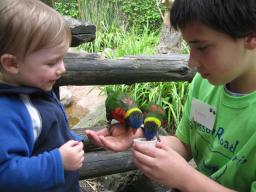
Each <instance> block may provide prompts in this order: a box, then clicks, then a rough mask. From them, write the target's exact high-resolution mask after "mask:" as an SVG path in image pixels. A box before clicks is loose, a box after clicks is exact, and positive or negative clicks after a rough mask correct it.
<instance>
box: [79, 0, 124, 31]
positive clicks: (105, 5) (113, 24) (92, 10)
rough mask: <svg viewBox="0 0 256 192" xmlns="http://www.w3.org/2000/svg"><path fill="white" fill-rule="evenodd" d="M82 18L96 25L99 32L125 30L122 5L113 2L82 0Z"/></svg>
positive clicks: (109, 0)
mask: <svg viewBox="0 0 256 192" xmlns="http://www.w3.org/2000/svg"><path fill="white" fill-rule="evenodd" d="M80 14H81V18H82V19H84V20H86V21H88V22H90V23H92V24H94V25H95V26H96V28H97V31H98V32H107V31H111V30H112V29H119V28H125V24H124V18H123V16H122V13H121V12H120V3H119V2H117V1H115V0H114V1H113V0H112V1H111V0H108V1H106V0H80Z"/></svg>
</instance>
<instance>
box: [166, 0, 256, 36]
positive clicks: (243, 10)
mask: <svg viewBox="0 0 256 192" xmlns="http://www.w3.org/2000/svg"><path fill="white" fill-rule="evenodd" d="M197 22H198V23H202V24H204V25H206V26H208V27H210V28H212V29H214V30H216V31H219V32H222V33H226V34H228V35H229V36H231V37H233V38H241V37H246V36H248V35H250V34H251V33H253V32H255V31H256V1H255V0H175V1H174V3H173V5H172V9H171V24H172V26H173V27H174V28H175V29H183V28H184V27H186V25H187V24H191V23H197Z"/></svg>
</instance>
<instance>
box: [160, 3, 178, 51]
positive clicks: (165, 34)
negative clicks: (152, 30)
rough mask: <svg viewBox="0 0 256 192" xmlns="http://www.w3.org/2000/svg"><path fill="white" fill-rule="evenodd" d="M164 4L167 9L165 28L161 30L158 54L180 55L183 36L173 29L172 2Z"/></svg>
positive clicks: (164, 19) (164, 20)
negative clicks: (171, 19)
mask: <svg viewBox="0 0 256 192" xmlns="http://www.w3.org/2000/svg"><path fill="white" fill-rule="evenodd" d="M162 3H164V5H165V6H166V7H167V10H166V11H165V13H164V18H163V27H162V30H161V35H160V40H159V44H158V46H157V52H158V53H159V54H171V53H180V47H181V46H180V44H181V34H180V32H178V31H175V30H174V29H173V28H172V27H171V22H170V10H171V6H172V0H163V1H162Z"/></svg>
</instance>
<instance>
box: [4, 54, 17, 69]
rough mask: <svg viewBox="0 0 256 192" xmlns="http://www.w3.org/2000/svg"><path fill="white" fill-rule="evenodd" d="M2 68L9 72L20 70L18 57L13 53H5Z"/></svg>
mask: <svg viewBox="0 0 256 192" xmlns="http://www.w3.org/2000/svg"><path fill="white" fill-rule="evenodd" d="M0 63H1V66H2V68H3V69H4V70H5V71H6V72H8V73H13V74H16V73H18V72H19V68H18V63H17V58H16V57H15V56H14V55H12V54H3V55H2V56H1V58H0Z"/></svg>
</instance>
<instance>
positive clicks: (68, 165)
mask: <svg viewBox="0 0 256 192" xmlns="http://www.w3.org/2000/svg"><path fill="white" fill-rule="evenodd" d="M59 150H60V154H61V157H62V161H63V165H64V169H65V170H67V171H74V170H77V169H79V168H81V167H82V165H83V162H84V150H83V143H82V142H79V141H74V140H69V141H68V142H66V143H65V144H63V145H62V146H61V147H60V148H59Z"/></svg>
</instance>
